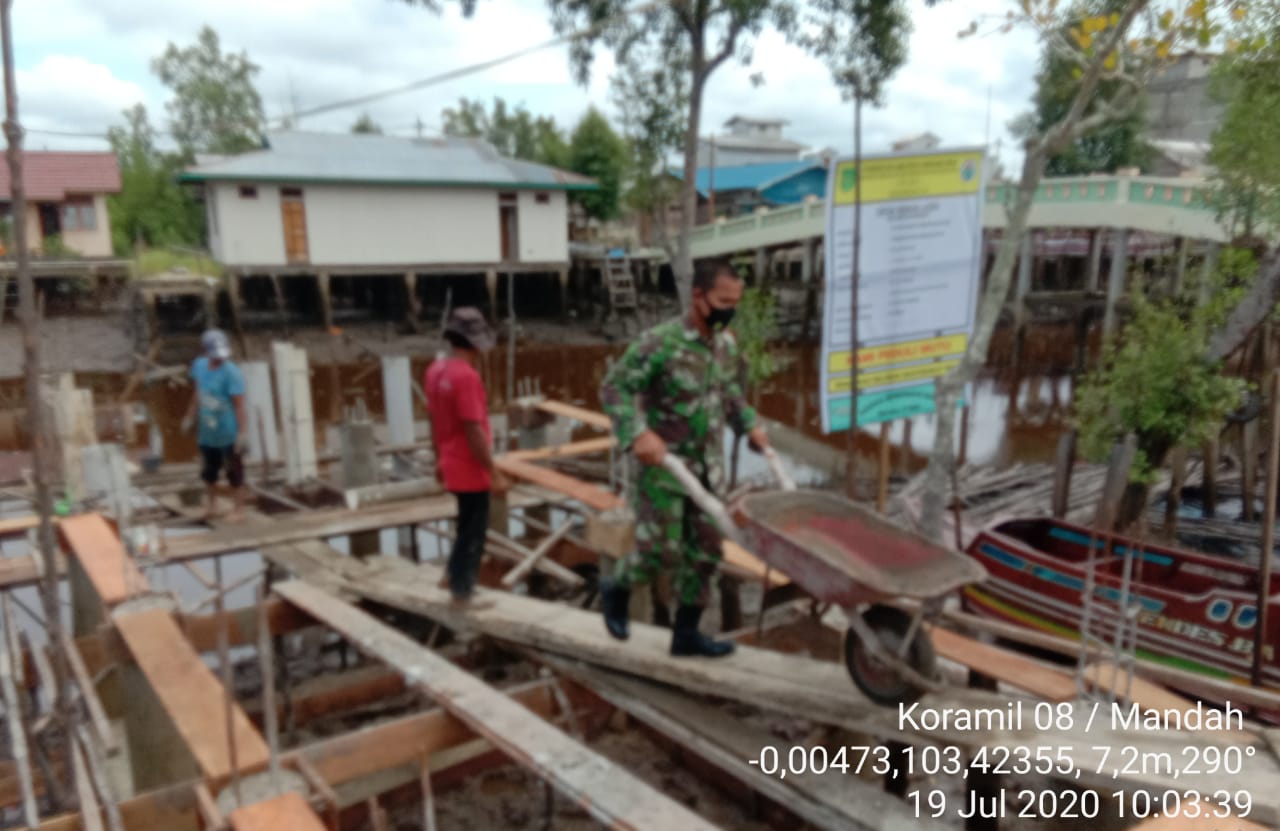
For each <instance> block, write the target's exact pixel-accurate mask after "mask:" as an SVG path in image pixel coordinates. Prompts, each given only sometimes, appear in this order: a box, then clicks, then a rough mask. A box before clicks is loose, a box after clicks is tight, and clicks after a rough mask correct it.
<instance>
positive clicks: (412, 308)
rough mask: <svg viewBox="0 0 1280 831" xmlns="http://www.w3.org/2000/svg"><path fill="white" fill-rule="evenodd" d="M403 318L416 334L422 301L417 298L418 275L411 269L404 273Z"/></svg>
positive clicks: (419, 328)
mask: <svg viewBox="0 0 1280 831" xmlns="http://www.w3.org/2000/svg"><path fill="white" fill-rule="evenodd" d="M404 299H405V304H404V319H405V322H406V323H408V324H409V329H410V330H411V331H412V332H413V333H414V334H417V333H418V332H420V331H421V327H420V326H419V324H418V319H419V318H420V317H421V316H422V303H421V302H420V301H419V300H418V275H417V274H415V273H413V272H412V271H407V272H405V275H404Z"/></svg>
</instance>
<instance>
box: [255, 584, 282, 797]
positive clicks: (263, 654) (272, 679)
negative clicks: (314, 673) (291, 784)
mask: <svg viewBox="0 0 1280 831" xmlns="http://www.w3.org/2000/svg"><path fill="white" fill-rule="evenodd" d="M258 661H259V665H260V666H261V674H262V721H263V727H264V729H265V730H266V733H267V748H268V750H269V757H268V758H269V759H270V769H271V785H272V787H274V788H276V789H279V788H280V726H279V724H278V723H277V720H276V672H275V656H274V654H273V652H272V649H271V621H270V620H269V619H268V618H267V593H266V591H265V590H264V589H263V587H262V586H259V587H258Z"/></svg>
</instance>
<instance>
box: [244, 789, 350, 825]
mask: <svg viewBox="0 0 1280 831" xmlns="http://www.w3.org/2000/svg"><path fill="white" fill-rule="evenodd" d="M227 819H228V821H229V822H230V824H231V828H232V831H283V829H286V828H287V829H289V831H326V829H325V827H324V823H322V822H320V818H319V817H317V816H316V814H315V812H314V811H312V810H311V806H310V805H308V804H307V801H306V800H305V799H303V798H302V795H301V794H299V793H297V792H296V791H289V792H288V793H285V794H281V795H280V796H277V797H276V798H275V799H268V800H266V801H264V802H255V803H254V804H253V805H246V806H245V807H243V808H237V809H236V810H234V811H232V812H231V816H229V817H228V818H227Z"/></svg>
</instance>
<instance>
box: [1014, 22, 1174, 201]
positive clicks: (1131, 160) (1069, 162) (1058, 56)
mask: <svg viewBox="0 0 1280 831" xmlns="http://www.w3.org/2000/svg"><path fill="white" fill-rule="evenodd" d="M1125 5H1126V0H1085V2H1082V3H1078V4H1077V5H1076V6H1075V7H1074V8H1073V10H1072V18H1073V19H1070V20H1069V21H1068V22H1067V23H1065V24H1064V26H1063V27H1062V28H1063V29H1064V30H1072V29H1074V30H1075V31H1078V32H1084V31H1085V30H1086V29H1087V30H1088V34H1087V35H1084V34H1082V35H1081V36H1082V37H1088V38H1090V39H1092V38H1094V37H1095V36H1096V35H1097V34H1098V33H1096V32H1094V28H1095V27H1094V26H1092V25H1089V23H1090V21H1092V20H1094V19H1096V18H1097V16H1100V15H1101V16H1105V15H1109V14H1114V13H1117V12H1119V11H1120V10H1121V9H1122V8H1123V7H1124V6H1125ZM1076 42H1077V44H1078V43H1079V40H1077V41H1076ZM1086 48H1087V47H1086ZM1123 83H1124V82H1122V81H1120V80H1104V81H1102V82H1101V83H1099V85H1098V90H1097V93H1096V94H1095V95H1094V97H1093V100H1092V103H1091V104H1090V105H1089V106H1088V107H1086V108H1085V109H1084V111H1083V112H1082V113H1081V117H1082V118H1087V117H1088V116H1090V115H1092V114H1093V113H1095V112H1096V111H1097V108H1098V107H1099V106H1101V105H1102V104H1104V103H1106V102H1111V101H1114V100H1115V99H1116V97H1117V95H1118V93H1119V92H1120V90H1121V89H1122V86H1123ZM1079 86H1080V82H1079V66H1078V64H1077V63H1076V62H1075V61H1074V60H1073V59H1072V58H1071V57H1070V56H1069V55H1067V54H1064V53H1063V52H1062V51H1061V50H1059V49H1055V48H1053V47H1052V46H1046V47H1045V51H1044V55H1043V57H1042V58H1041V61H1040V71H1039V72H1038V73H1037V74H1036V94H1035V97H1034V98H1033V99H1032V103H1033V105H1034V108H1033V111H1032V112H1030V113H1027V114H1026V115H1024V116H1022V117H1020V118H1018V119H1016V120H1015V121H1014V122H1013V123H1012V124H1010V125H1009V129H1010V131H1011V132H1013V133H1014V134H1015V135H1017V136H1018V137H1019V138H1023V139H1027V138H1031V137H1034V136H1040V135H1043V134H1044V133H1045V132H1046V131H1047V130H1049V129H1050V128H1051V127H1053V126H1054V125H1055V124H1057V123H1059V122H1060V121H1061V120H1062V119H1063V118H1064V117H1065V116H1066V115H1067V112H1068V111H1069V110H1070V108H1071V103H1072V100H1073V99H1074V98H1075V95H1076V91H1077V90H1078V89H1079ZM1143 111H1144V107H1143V105H1142V103H1141V101H1139V103H1138V105H1137V106H1135V107H1134V108H1133V110H1132V111H1131V112H1129V113H1128V114H1127V115H1125V116H1123V117H1122V118H1119V119H1115V120H1112V121H1111V122H1109V123H1108V124H1106V125H1105V126H1101V127H1099V128H1097V129H1095V130H1091V131H1089V132H1088V133H1086V134H1085V135H1083V136H1080V137H1079V138H1077V139H1076V140H1075V141H1073V142H1072V143H1071V144H1070V145H1068V146H1067V147H1066V148H1065V149H1064V150H1062V151H1061V152H1060V153H1058V154H1057V155H1054V156H1052V157H1051V158H1050V159H1049V160H1048V163H1047V164H1046V166H1045V174H1046V175H1049V176H1077V175H1083V174H1087V173H1111V172H1114V171H1115V170H1116V169H1117V168H1120V167H1137V168H1145V167H1147V166H1149V165H1150V163H1151V159H1152V155H1153V153H1152V149H1151V146H1150V145H1148V144H1147V143H1146V141H1144V140H1143V137H1142V131H1143Z"/></svg>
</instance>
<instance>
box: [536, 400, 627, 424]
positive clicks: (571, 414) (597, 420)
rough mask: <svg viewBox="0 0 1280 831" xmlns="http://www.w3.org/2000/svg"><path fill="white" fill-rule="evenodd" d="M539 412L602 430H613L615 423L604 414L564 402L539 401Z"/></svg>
mask: <svg viewBox="0 0 1280 831" xmlns="http://www.w3.org/2000/svg"><path fill="white" fill-rule="evenodd" d="M537 407H538V409H539V410H542V411H543V412H544V413H551V414H552V415H557V416H561V417H563V418H569V419H573V420H574V421H581V422H582V423H583V424H587V425H590V426H592V427H595V428H598V429H600V430H612V429H613V422H612V421H610V420H609V417H608V416H607V415H605V414H604V413H600V412H596V411H595V410H588V409H586V408H584V407H576V406H574V405H573V404H566V403H564V402H563V401H539V402H538V404H537Z"/></svg>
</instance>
